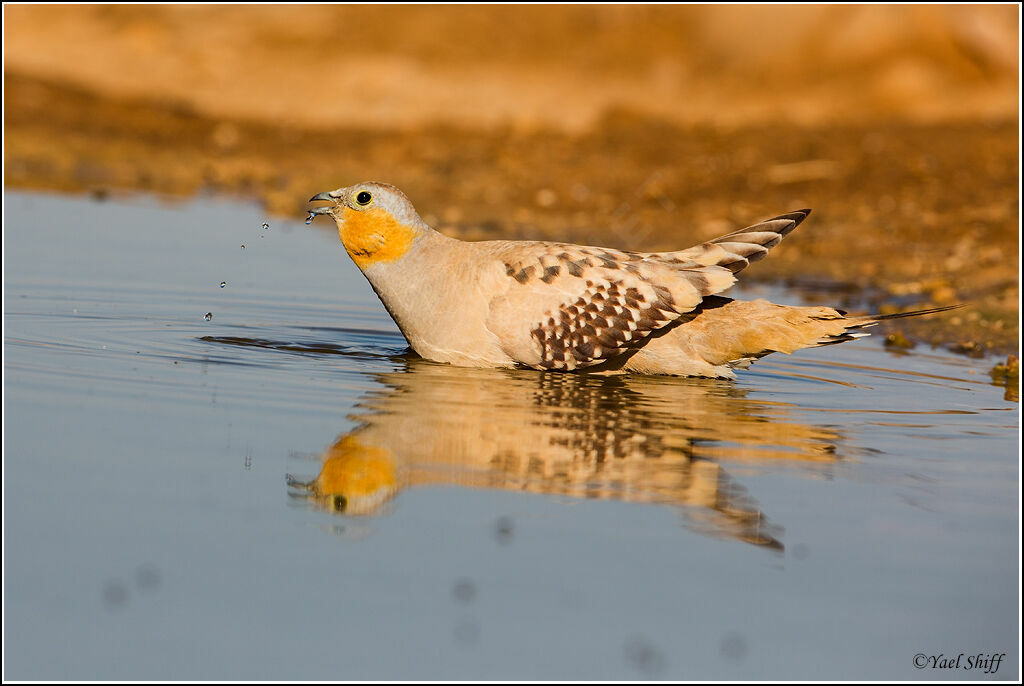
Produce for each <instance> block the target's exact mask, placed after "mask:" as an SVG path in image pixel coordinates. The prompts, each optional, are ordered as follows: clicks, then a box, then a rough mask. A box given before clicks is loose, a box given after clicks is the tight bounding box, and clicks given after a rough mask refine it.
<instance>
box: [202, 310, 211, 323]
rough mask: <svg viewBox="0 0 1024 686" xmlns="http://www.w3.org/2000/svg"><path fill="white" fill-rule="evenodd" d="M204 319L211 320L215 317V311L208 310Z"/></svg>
mask: <svg viewBox="0 0 1024 686" xmlns="http://www.w3.org/2000/svg"><path fill="white" fill-rule="evenodd" d="M203 319H205V320H206V321H210V320H211V319H213V312H207V313H206V314H204V315H203Z"/></svg>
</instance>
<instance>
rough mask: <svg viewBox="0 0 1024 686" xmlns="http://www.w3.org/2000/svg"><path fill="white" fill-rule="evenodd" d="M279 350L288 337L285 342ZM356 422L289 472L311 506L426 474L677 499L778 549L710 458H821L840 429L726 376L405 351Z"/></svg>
mask: <svg viewBox="0 0 1024 686" xmlns="http://www.w3.org/2000/svg"><path fill="white" fill-rule="evenodd" d="M285 349H288V348H287V347H286V348H285ZM377 380H378V381H379V383H380V384H381V386H382V387H383V388H382V390H374V391H371V392H369V393H367V394H366V395H365V396H364V397H363V398H361V399H360V400H359V402H358V403H357V407H358V408H359V410H360V411H359V412H358V413H357V414H355V415H354V416H353V417H351V419H353V420H355V421H357V422H359V426H358V427H357V428H356V429H355V430H353V431H350V432H347V433H345V434H343V435H341V436H340V437H339V438H338V439H337V440H336V441H335V442H334V444H332V445H331V446H329V447H328V448H327V449H326V450H325V451H324V453H323V456H322V459H323V464H322V467H321V469H320V473H319V475H317V476H316V477H315V478H313V479H312V480H309V481H307V482H303V481H300V480H297V479H294V478H292V477H289V485H290V486H292V487H293V489H294V490H293V491H292V493H293V495H295V496H297V497H300V498H304V499H306V500H308V502H309V503H311V504H313V505H314V506H316V507H318V508H322V509H326V510H329V511H332V512H336V513H339V514H342V513H343V514H347V515H373V514H377V513H380V512H381V511H382V510H384V509H385V508H384V506H385V504H386V503H388V502H389V501H390V500H391V499H392V498H394V497H395V496H396V495H398V494H399V493H400V492H401V491H403V490H406V489H409V488H416V487H419V486H426V485H432V486H433V485H455V486H461V487H464V488H485V489H502V490H508V491H524V492H531V493H543V494H548V495H560V496H568V497H571V498H588V499H611V500H622V501H627V502H638V503H656V504H660V505H670V506H677V507H680V508H682V509H681V512H682V517H683V522H684V525H685V526H686V527H687V528H689V529H691V530H694V531H698V532H701V533H704V534H707V535H711V536H717V537H724V538H731V539H736V540H741V541H746V542H748V543H753V544H755V545H760V546H766V547H769V548H775V549H780V550H781V549H782V547H783V545H782V542H781V540H780V537H781V535H782V530H781V528H780V527H779V526H777V525H774V524H772V523H771V522H770V521H769V520H768V518H767V517H766V516H765V514H764V513H763V512H762V511H761V509H760V507H759V506H758V504H757V502H756V500H754V499H753V498H752V497H750V496H749V495H748V494H747V492H746V489H744V488H743V487H742V486H741V485H739V484H738V483H737V481H736V480H735V479H734V478H733V477H731V476H730V475H729V474H728V472H727V471H726V470H725V469H724V468H723V467H722V465H721V464H720V463H719V460H721V459H722V458H726V459H731V460H740V461H746V460H789V461H793V462H794V463H798V464H803V465H805V467H806V468H807V469H814V470H820V469H821V468H822V466H827V465H829V464H831V463H834V462H835V461H836V460H837V459H838V457H837V449H836V446H837V445H838V444H839V443H841V442H842V440H843V439H842V434H840V433H839V432H838V431H836V430H835V429H833V428H830V427H824V426H811V425H807V424H802V423H800V422H798V421H795V420H794V419H793V418H792V417H790V416H788V415H787V412H786V411H785V409H784V408H781V407H778V406H773V405H772V404H766V403H763V402H757V401H753V400H751V399H749V398H748V397H747V396H748V391H747V390H745V389H741V388H738V387H736V386H735V385H734V384H732V383H731V382H725V381H714V380H686V379H662V378H653V377H600V376H584V375H574V374H543V373H538V372H533V371H517V370H482V369H455V368H452V367H448V366H445V365H438V364H434V363H431V362H426V361H423V360H418V359H410V360H407V361H406V364H405V369H404V370H403V371H399V372H393V373H387V374H380V375H378V376H377Z"/></svg>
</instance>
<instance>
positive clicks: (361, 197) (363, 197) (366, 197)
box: [356, 191, 373, 205]
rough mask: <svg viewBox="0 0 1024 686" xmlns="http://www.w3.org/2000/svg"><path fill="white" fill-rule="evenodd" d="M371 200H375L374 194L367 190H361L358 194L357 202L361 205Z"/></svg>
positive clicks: (367, 203)
mask: <svg viewBox="0 0 1024 686" xmlns="http://www.w3.org/2000/svg"><path fill="white" fill-rule="evenodd" d="M371 200H373V196H372V195H370V194H369V193H368V192H367V191H360V192H359V194H358V195H357V196H356V202H357V203H359V204H360V205H369V204H370V201H371Z"/></svg>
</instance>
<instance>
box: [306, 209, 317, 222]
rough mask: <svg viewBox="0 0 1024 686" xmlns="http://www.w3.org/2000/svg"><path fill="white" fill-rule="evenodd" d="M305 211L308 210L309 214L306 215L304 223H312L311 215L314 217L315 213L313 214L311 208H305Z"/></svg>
mask: <svg viewBox="0 0 1024 686" xmlns="http://www.w3.org/2000/svg"><path fill="white" fill-rule="evenodd" d="M307 212H309V216H308V217H306V224H312V223H313V217H315V216H316V215H315V214H313V210H307Z"/></svg>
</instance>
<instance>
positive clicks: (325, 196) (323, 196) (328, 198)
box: [309, 191, 338, 202]
mask: <svg viewBox="0 0 1024 686" xmlns="http://www.w3.org/2000/svg"><path fill="white" fill-rule="evenodd" d="M336 192H337V191H324V192H323V193H317V194H316V195H314V196H313V197H312V198H310V199H309V201H310V202H316V201H317V200H323V201H324V202H334V201H335V200H337V199H338V196H336V195H331V193H336Z"/></svg>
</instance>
